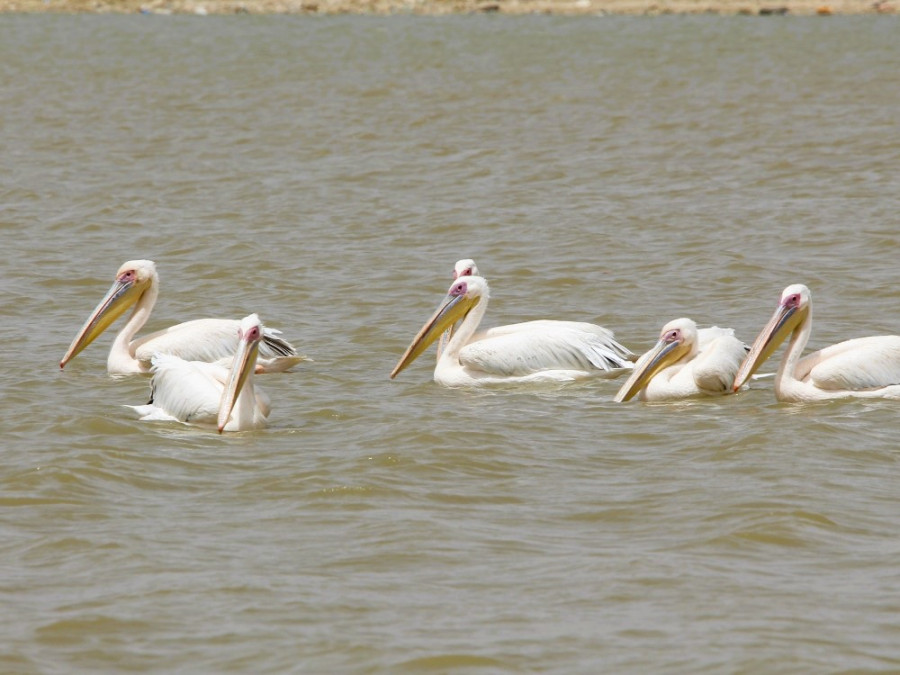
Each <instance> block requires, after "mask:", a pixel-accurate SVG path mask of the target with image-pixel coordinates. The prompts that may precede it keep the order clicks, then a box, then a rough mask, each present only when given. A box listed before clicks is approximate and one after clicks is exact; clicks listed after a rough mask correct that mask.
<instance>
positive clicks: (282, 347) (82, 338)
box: [59, 260, 306, 375]
mask: <svg viewBox="0 0 900 675" xmlns="http://www.w3.org/2000/svg"><path fill="white" fill-rule="evenodd" d="M158 296H159V275H158V274H157V273H156V264H155V263H154V262H153V261H152V260H129V261H128V262H126V263H125V264H123V265H122V266H121V267H120V268H119V271H118V272H116V280H115V281H114V282H113V285H112V287H110V289H109V291H108V292H107V293H106V296H105V297H104V298H103V300H101V301H100V304H98V305H97V307H96V308H94V311H93V312H92V313H91V315H90V316H89V317H88V319H87V321H85V323H84V326H82V328H81V330H80V331H78V335H76V336H75V339H74V340H72V344H71V345H70V346H69V350H68V351H67V352H66V355H65V356H63V358H62V360H61V361H60V362H59V367H60V368H65V366H66V364H67V363H68V362H69V361H71V360H72V359H74V358H75V357H76V356H77V355H78V354H79V353H80V352H81V350H82V349H84V348H85V347H87V346H88V345H89V344H91V342H93V341H94V340H95V339H96V338H97V336H98V335H100V333H102V332H103V331H104V330H106V329H107V328H108V327H109V326H110V324H112V323H113V322H114V321H115V320H116V319H118V318H119V317H120V316H121V315H122V314H123V313H124V312H125V310H127V309H128V308H129V307H131V306H132V305H134V311H133V312H132V314H131V317H130V318H129V319H128V321H127V322H126V323H125V326H124V327H123V328H122V330H121V331H119V334H118V335H117V336H116V339H115V341H114V342H113V345H112V349H110V351H109V358H108V359H107V361H106V368H107V371H108V372H109V374H110V375H132V374H135V373H147V372H150V366H151V363H150V360H151V358H152V357H153V355H154V354H172V355H173V356H178V357H180V358H182V359H185V360H188V361H217V360H219V359H230V358H231V356H232V355H233V354H234V350H235V349H236V348H237V329H238V327H239V326H240V321H238V320H236V319H196V320H194V321H186V322H184V323H179V324H177V325H175V326H171V327H170V328H166V329H165V330H161V331H157V332H156V333H151V334H150V335H145V336H144V337H141V338H136V339H135V335H136V334H137V332H138V331H139V330H140V329H141V328H142V327H143V325H144V324H145V323H147V319H148V318H150V312H151V311H152V310H153V306H154V305H155V304H156V299H157V297H158ZM280 334H281V332H280V331H277V330H273V329H270V328H267V329H265V334H264V335H263V344H262V345H261V347H260V353H261V355H262V356H263V357H265V358H262V359H260V362H259V363H258V364H257V370H258V372H261V373H264V372H265V373H271V372H283V371H285V370H288V369H289V368H291V367H292V366H295V365H297V364H298V363H300V362H301V361H304V360H306V357H304V356H299V355H298V354H297V351H296V350H295V349H294V347H293V346H292V345H291V344H290V343H289V342H287V341H286V340H284V339H282V338H281V337H279V335H280Z"/></svg>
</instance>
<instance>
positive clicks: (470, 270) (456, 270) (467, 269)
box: [453, 258, 481, 281]
mask: <svg viewBox="0 0 900 675" xmlns="http://www.w3.org/2000/svg"><path fill="white" fill-rule="evenodd" d="M480 276H481V275H480V274H479V273H478V265H476V264H475V261H474V260H472V259H471V258H463V259H462V260H457V261H456V264H455V265H454V266H453V280H454V281H456V280H457V279H459V278H460V277H480Z"/></svg>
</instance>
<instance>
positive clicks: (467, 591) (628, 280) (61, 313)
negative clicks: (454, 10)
mask: <svg viewBox="0 0 900 675" xmlns="http://www.w3.org/2000/svg"><path fill="white" fill-rule="evenodd" d="M897 29H898V24H897V20H896V18H895V17H859V18H836V17H831V18H827V19H823V18H810V19H791V18H786V17H781V18H749V17H736V18H729V19H725V18H716V17H694V18H684V17H661V18H655V19H647V18H597V19H590V18H581V19H563V18H551V17H524V18H505V17H494V16H478V17H454V18H440V19H426V18H411V17H392V18H360V17H338V18H294V17H291V18H285V17H227V18H224V17H206V18H200V17H165V18H163V17H152V16H122V17H86V16H71V17H69V16H41V17H24V16H5V17H2V19H0V101H2V107H0V149H2V158H3V160H2V162H0V232H2V249H3V265H2V269H3V273H2V289H3V298H4V299H3V303H2V310H0V311H2V319H3V321H2V328H0V331H2V335H3V339H2V342H0V350H2V355H0V358H2V363H3V365H4V368H3V372H2V374H0V396H2V401H3V404H2V409H0V410H2V412H0V424H2V428H3V439H4V443H3V452H2V455H0V481H2V483H0V551H2V558H0V560H2V565H0V598H2V603H3V607H4V614H5V616H6V620H5V621H4V622H3V628H2V629H0V644H2V645H3V647H2V649H0V669H2V670H3V671H4V672H123V671H132V672H135V671H155V672H185V673H186V672H254V673H263V672H269V673H276V672H278V673H281V672H302V673H326V672H435V673H445V672H446V673H456V672H498V673H499V672H553V673H576V672H578V673H588V672H641V673H647V672H667V673H672V672H682V673H699V672H746V673H753V672H766V673H774V672H785V673H787V672H791V673H795V672H835V671H844V670H851V669H853V670H867V669H868V670H896V669H898V668H900V646H898V645H900V619H898V616H900V600H898V596H897V587H898V583H900V574H898V569H897V558H898V553H900V544H898V537H897V523H898V518H900V497H898V495H900V467H898V443H897V438H898V431H900V423H898V415H897V413H898V411H897V406H896V404H895V403H891V402H853V403H836V404H824V405H810V406H791V405H781V404H777V403H776V402H775V401H774V397H773V395H772V391H771V385H770V384H767V383H765V382H759V383H757V384H756V385H754V389H753V390H752V391H750V392H748V393H746V394H743V395H741V396H739V397H735V398H731V399H724V400H718V401H704V402H693V403H685V404H676V405H650V406H648V405H641V404H627V405H617V404H614V403H612V402H611V398H612V396H613V394H614V393H615V391H616V389H617V386H618V383H617V382H594V383H589V384H585V385H577V386H573V387H569V388H565V389H562V390H559V391H547V390H542V391H527V390H526V391H521V390H513V391H506V390H504V391H499V392H490V393H483V392H474V393H473V392H465V391H451V390H444V389H441V388H440V387H437V386H436V385H434V383H432V382H431V371H430V368H431V366H432V365H433V358H432V357H431V356H430V355H429V356H428V357H423V358H422V359H420V360H419V361H417V362H416V363H415V364H414V365H413V366H412V367H410V368H409V369H408V370H407V371H405V372H404V373H402V375H401V376H400V377H399V378H398V380H396V381H393V382H391V381H389V379H388V373H389V372H390V370H391V368H392V367H393V366H394V364H395V363H396V360H397V358H398V357H399V356H400V354H401V353H402V352H403V350H404V349H405V347H406V345H407V344H408V342H409V340H410V339H411V338H412V336H413V334H414V333H415V332H416V330H417V329H418V328H419V326H420V325H421V322H422V321H424V319H425V318H426V317H427V315H428V314H429V313H430V312H431V311H432V309H433V308H434V306H435V305H436V303H437V302H438V300H439V299H440V298H441V297H442V295H443V292H444V291H445V290H446V288H447V286H448V285H449V281H450V272H451V270H452V266H453V263H454V261H455V260H456V259H458V258H462V257H474V258H475V259H476V260H477V261H478V263H479V265H480V267H481V268H482V271H483V272H485V274H486V276H488V277H489V278H490V280H491V283H492V291H493V300H492V304H491V308H490V309H489V310H488V319H489V321H488V322H489V323H494V324H497V323H509V322H513V321H519V320H525V319H531V318H542V317H547V318H567V319H583V320H596V321H598V322H600V323H602V324H603V325H606V326H607V327H609V328H612V329H613V330H615V331H616V334H617V336H618V337H619V338H620V339H621V340H622V341H623V342H624V343H625V344H627V345H628V346H630V347H631V348H632V349H634V350H635V351H643V350H644V349H646V348H648V347H649V346H650V345H651V344H652V343H653V342H654V340H655V338H656V335H657V332H658V330H659V328H660V326H661V325H662V324H663V323H665V322H666V321H668V320H669V319H672V318H675V317H678V316H690V317H692V318H694V319H695V320H696V321H698V322H699V323H701V324H711V323H716V324H719V325H723V326H732V327H734V328H735V329H736V330H737V331H738V334H739V336H740V337H742V338H743V339H745V340H748V341H749V340H752V339H753V337H754V336H755V334H756V332H757V331H758V330H759V329H760V328H761V326H762V325H763V323H764V322H765V320H766V319H768V317H769V316H770V314H771V312H772V310H773V309H774V306H775V303H776V301H777V299H778V296H779V294H780V291H781V289H782V288H783V287H784V286H786V285H787V284H788V283H791V282H798V281H799V282H803V283H806V284H807V285H808V286H810V288H811V289H812V290H813V294H814V301H815V303H816V322H815V326H814V329H813V330H814V332H813V337H812V341H811V345H810V346H811V347H821V346H824V345H826V344H830V343H831V342H835V341H838V340H841V339H845V338H849V337H854V336H860V335H870V334H880V333H900V319H898V307H900V294H898V292H897V290H896V289H897V282H898V271H897V270H898V266H897V260H898V259H900V241H898V239H900V217H898V215H897V214H898V213H900V172H898V168H900V128H898V122H897V119H898V117H897V111H898V110H900V40H898V39H897V34H898V33H897ZM129 258H151V259H154V260H156V261H157V264H158V267H159V270H160V274H161V277H162V295H161V300H160V302H159V304H158V305H157V308H156V310H155V311H154V316H153V318H152V319H151V323H150V325H149V326H148V329H149V328H152V329H156V328H161V327H164V326H167V325H170V324H172V323H176V322H178V321H183V320H187V319H190V318H198V317H201V316H231V317H235V318H237V317H241V316H244V315H245V314H248V313H249V312H251V311H256V312H259V314H260V315H261V316H262V317H263V319H265V320H266V321H267V323H268V324H269V325H272V326H275V327H278V328H281V329H282V330H284V332H285V333H286V335H287V337H289V338H290V339H292V340H293V341H294V342H295V343H296V344H297V345H298V346H299V347H300V348H301V350H302V351H304V352H305V353H307V354H308V355H309V356H311V357H312V358H314V359H315V361H314V362H313V363H310V364H306V365H304V366H303V367H302V369H301V370H300V371H299V372H298V373H296V374H294V375H291V376H283V377H272V378H269V379H266V380H265V381H264V383H263V386H264V387H265V388H266V390H267V391H268V392H269V394H270V396H271V397H272V401H273V412H272V415H271V417H270V427H269V429H267V430H265V431H262V432H255V433H246V434H235V435H226V436H222V437H220V436H218V435H216V434H214V433H209V432H208V431H204V430H200V429H195V428H190V427H182V426H172V425H165V424H147V423H140V422H138V421H136V420H135V419H134V418H133V416H132V415H131V414H130V411H129V410H128V409H126V408H123V407H122V404H137V403H143V402H144V401H145V399H146V397H147V382H146V381H143V380H112V379H109V378H107V376H106V373H105V362H106V350H107V349H108V347H109V344H110V343H111V340H112V335H110V336H108V337H107V336H104V338H102V339H101V340H99V341H98V342H97V343H96V344H95V345H92V346H91V347H90V348H88V350H86V351H85V352H84V353H83V354H82V355H81V356H79V357H78V358H77V359H76V360H75V361H73V362H72V363H71V364H70V365H69V366H67V368H66V370H65V372H62V373H61V372H59V369H58V367H57V362H58V360H59V358H60V357H61V356H62V354H63V352H64V351H65V349H66V347H67V346H68V344H69V342H70V340H71V339H72V337H73V336H74V334H75V332H76V331H77V330H78V328H79V327H80V326H81V324H82V322H83V321H84V319H85V318H86V316H87V314H88V312H89V311H90V310H91V308H93V306H94V304H95V303H96V302H97V300H99V298H100V297H101V295H102V294H103V293H104V292H105V291H106V289H107V288H108V286H109V284H110V283H111V281H112V276H113V274H114V272H115V270H116V268H117V267H118V266H119V264H120V263H121V262H123V261H125V260H127V259H129Z"/></svg>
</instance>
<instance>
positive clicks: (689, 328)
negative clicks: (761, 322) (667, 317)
mask: <svg viewBox="0 0 900 675" xmlns="http://www.w3.org/2000/svg"><path fill="white" fill-rule="evenodd" d="M746 354H747V346H746V345H745V344H744V343H743V342H741V341H740V340H738V339H737V338H736V337H734V331H733V330H731V329H730V328H719V327H718V326H713V327H712V328H704V329H702V330H700V331H698V330H697V324H696V323H694V322H693V321H691V320H690V319H675V320H674V321H670V322H669V323H667V324H666V325H665V326H663V329H662V332H661V333H660V334H659V341H658V342H657V343H656V345H655V346H654V347H653V348H652V349H651V350H650V351H648V352H647V353H646V354H644V355H643V356H642V357H641V358H640V359H639V360H638V362H637V363H636V364H635V366H634V371H633V372H632V373H631V376H630V377H629V378H628V381H627V382H625V384H623V385H622V388H621V389H619V392H618V393H617V394H616V396H615V398H614V399H613V400H615V401H619V402H621V401H627V400H628V399H630V398H632V397H633V396H634V395H635V394H637V393H638V392H640V394H639V398H640V399H641V400H642V401H671V400H674V399H680V398H688V397H691V396H721V395H723V394H730V393H732V385H733V384H734V376H735V374H736V373H737V371H738V368H739V367H740V365H741V361H742V360H743V359H744V356H745V355H746Z"/></svg>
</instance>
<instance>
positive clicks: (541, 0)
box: [0, 0, 900, 16]
mask: <svg viewBox="0 0 900 675" xmlns="http://www.w3.org/2000/svg"><path fill="white" fill-rule="evenodd" d="M898 9H900V0H0V12H27V13H38V12H41V13H47V12H57V13H92V14H110V13H138V12H142V13H147V14H198V15H204V14H242V13H244V14H379V15H384V14H422V15H443V14H468V13H492V12H496V13H500V14H560V15H603V14H630V15H658V14H726V15H749V16H766V15H774V16H779V15H800V16H810V15H821V16H828V15H833V14H893V13H896V12H897V11H898Z"/></svg>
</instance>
